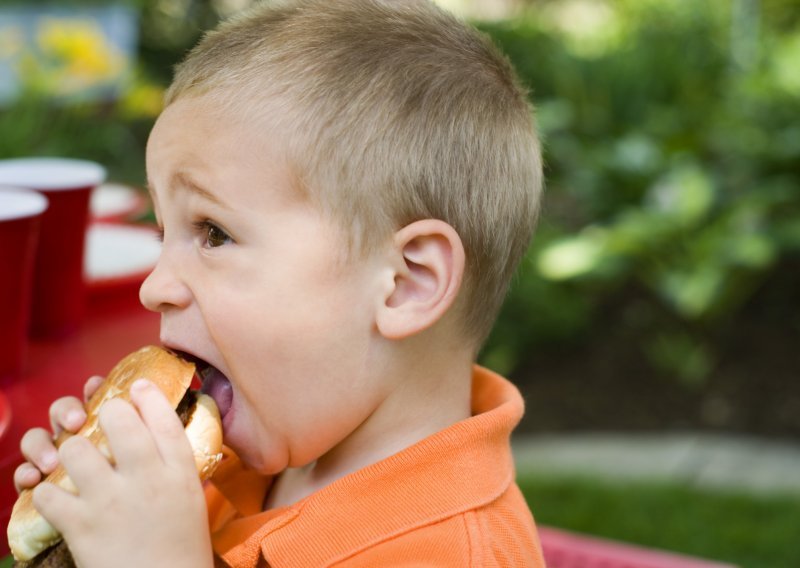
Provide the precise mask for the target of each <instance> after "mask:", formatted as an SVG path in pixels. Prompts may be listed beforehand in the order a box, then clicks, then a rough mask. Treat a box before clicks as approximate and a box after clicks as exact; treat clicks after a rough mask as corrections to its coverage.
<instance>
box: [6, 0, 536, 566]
mask: <svg viewBox="0 0 800 568" xmlns="http://www.w3.org/2000/svg"><path fill="white" fill-rule="evenodd" d="M147 170H148V178H149V188H150V192H151V195H152V198H153V203H154V207H155V210H156V215H157V218H158V222H159V225H160V226H161V227H162V231H163V248H162V253H161V257H160V260H159V262H158V265H157V266H156V268H155V269H154V270H153V272H152V274H151V275H150V276H149V277H148V278H147V280H146V281H145V283H144V284H143V286H142V289H141V300H142V303H143V304H144V305H145V306H146V307H147V308H149V309H151V310H154V311H157V312H159V313H160V314H161V318H162V319H161V341H162V342H163V343H164V345H166V346H168V347H170V348H172V349H174V350H177V351H180V352H183V353H186V354H188V355H190V356H191V357H193V358H194V359H196V360H197V361H199V365H200V367H201V368H202V369H203V373H202V374H203V377H204V378H203V390H204V391H206V392H207V393H209V394H211V395H212V396H213V397H214V398H215V400H216V401H217V404H218V406H219V407H220V412H221V414H222V416H223V426H224V435H225V443H226V445H227V446H228V447H229V448H230V449H231V450H232V453H231V454H230V455H228V456H227V458H226V459H225V460H224V461H223V463H222V465H221V467H220V469H219V470H218V471H217V473H216V474H215V476H214V478H213V479H212V482H211V483H210V484H209V485H208V486H207V487H206V488H205V493H203V490H202V488H201V486H200V483H199V482H197V481H196V474H195V473H194V470H193V467H194V466H193V464H192V463H191V461H190V460H189V459H187V458H186V451H185V447H184V446H183V444H184V440H183V437H182V434H180V431H179V430H178V424H177V419H176V417H175V413H174V412H172V411H171V409H169V408H168V407H167V405H166V404H165V401H163V398H162V397H161V395H160V393H159V392H158V391H156V390H155V389H154V388H152V387H150V386H149V384H148V383H147V382H146V381H140V382H139V383H138V386H139V387H140V388H138V389H137V390H136V391H135V392H134V393H133V397H132V398H133V402H134V404H133V405H132V406H131V405H127V404H123V403H120V404H114V405H108V406H109V407H110V408H108V409H105V410H104V412H103V415H102V418H101V423H102V424H103V427H104V429H105V430H106V431H107V434H108V438H109V442H110V444H111V447H112V449H113V451H114V452H115V456H116V457H118V461H120V462H121V461H122V459H123V458H127V460H128V462H133V463H136V464H137V467H135V468H128V469H126V468H121V467H118V468H116V469H112V468H108V467H105V468H104V467H99V466H98V464H99V463H100V462H99V460H98V458H97V454H96V451H95V450H94V449H93V448H91V447H88V445H87V444H84V443H83V442H82V441H81V440H76V439H75V438H72V439H70V440H69V441H67V442H66V443H64V444H63V445H62V446H61V448H60V450H59V453H58V455H57V456H56V455H55V451H54V449H53V448H52V444H51V442H50V438H49V436H48V435H46V434H44V433H43V431H31V432H29V433H28V434H26V436H25V438H23V441H22V447H23V452H24V454H25V456H26V457H27V459H28V460H29V461H30V462H31V463H28V464H23V466H20V468H19V469H18V471H17V473H16V475H15V480H16V482H17V485H18V487H30V486H32V485H35V484H36V483H38V481H39V479H40V475H41V474H40V471H43V472H47V471H49V470H50V469H52V467H53V463H54V462H55V461H56V460H57V459H60V460H61V461H62V462H63V463H64V466H65V467H66V468H67V470H68V472H69V473H70V476H71V477H72V478H73V480H74V481H75V483H76V485H77V487H78V490H79V494H80V495H79V496H71V495H68V494H66V493H64V492H62V491H60V490H58V489H56V488H55V487H54V486H51V485H50V484H46V483H45V484H41V485H39V486H38V487H37V488H36V491H35V503H36V506H37V508H38V509H39V510H40V511H41V513H42V514H43V515H44V516H45V517H46V518H47V519H48V520H50V521H51V523H53V525H54V526H56V528H58V529H59V530H60V531H61V532H62V533H63V534H64V537H65V540H66V541H67V543H68V544H69V547H70V550H71V551H72V553H73V555H74V556H75V558H76V559H77V561H78V563H79V564H80V565H82V566H102V567H106V566H123V565H127V564H130V565H136V566H192V567H197V566H211V565H213V564H214V563H215V562H216V564H217V565H224V566H272V567H279V566H394V565H408V566H410V565H415V566H417V565H420V566H421V565H426V566H543V565H544V563H543V561H542V557H541V552H540V548H539V544H538V539H537V536H536V532H535V528H534V524H533V519H532V517H531V514H530V512H529V510H528V509H527V506H526V504H525V501H524V499H523V497H522V495H521V493H520V491H519V490H518V488H517V487H516V485H515V484H514V480H513V476H514V471H513V461H512V456H511V452H510V447H509V436H510V433H511V430H512V429H513V428H514V426H515V425H516V424H517V422H518V421H519V418H520V416H521V414H522V399H521V397H520V395H519V393H518V391H517V390H516V389H515V388H514V387H513V386H512V385H510V384H509V383H508V382H507V381H505V380H504V379H502V378H501V377H499V376H497V375H495V374H493V373H491V372H490V371H488V370H485V369H481V368H479V367H475V366H474V365H473V362H474V360H475V356H476V353H477V351H478V348H479V346H480V345H481V343H482V342H483V340H484V338H485V337H486V335H487V334H488V332H489V330H490V328H491V325H492V322H493V320H494V318H495V316H496V313H497V311H498V309H499V306H500V304H501V302H502V299H503V296H504V293H505V290H506V287H507V285H508V282H509V280H510V278H511V275H512V272H513V270H514V267H515V266H516V264H517V262H518V260H519V258H520V257H521V256H522V254H523V253H524V250H525V248H526V246H527V244H528V241H529V239H530V236H531V232H532V228H533V225H534V220H535V216H536V211H537V206H538V205H537V204H538V199H539V193H540V186H541V164H540V159H539V149H538V143H537V139H536V136H535V133H534V130H533V126H532V123H531V114H530V108H529V105H528V103H527V100H526V98H525V94H524V93H523V91H522V89H521V88H520V87H519V86H518V84H517V81H516V79H515V76H514V74H513V71H512V70H511V68H510V66H509V64H508V63H507V62H506V60H505V59H504V58H503V57H501V56H500V55H498V53H497V52H496V51H495V50H494V49H493V48H492V47H491V46H490V45H489V44H488V42H487V40H485V39H484V38H482V37H481V36H480V35H478V34H477V33H476V32H475V31H474V30H472V29H470V28H469V27H467V26H466V25H464V24H462V23H460V22H458V21H457V20H455V19H453V18H452V17H451V16H449V15H446V14H445V13H443V12H442V11H440V10H439V9H437V8H435V7H434V6H433V5H431V4H429V3H427V2H426V1H424V0H409V1H402V2H401V1H394V2H390V1H388V0H342V1H337V2H328V1H324V0H288V1H285V2H274V3H266V4H262V5H259V6H256V7H255V8H253V9H251V10H250V11H248V12H246V13H245V14H243V15H241V16H239V17H237V18H235V19H233V20H231V21H230V22H227V23H225V24H222V25H221V26H220V27H219V28H218V30H216V31H214V32H211V33H209V34H208V35H207V36H206V37H205V38H204V39H203V40H202V41H201V42H200V44H199V45H198V46H197V47H196V48H195V49H194V50H193V51H192V52H191V53H190V54H189V56H188V57H187V59H186V61H185V62H184V63H183V64H182V65H181V66H180V67H179V68H178V70H177V73H176V77H175V81H174V83H173V85H172V86H171V88H170V90H169V91H168V93H167V95H166V107H165V110H164V112H163V114H162V115H161V116H160V117H159V119H158V121H157V123H156V125H155V126H154V128H153V131H152V133H151V136H150V140H149V142H148V148H147ZM88 388H89V390H91V389H92V388H93V387H92V384H89V385H88ZM51 415H52V417H53V422H54V424H55V425H56V428H57V429H60V428H65V429H69V430H75V429H76V428H77V427H78V426H79V425H80V423H81V422H82V420H83V416H82V415H81V411H80V409H79V401H77V400H76V399H63V400H61V401H57V402H56V403H55V404H54V405H53V407H52V408H51ZM164 440H166V441H164ZM118 454H119V455H118ZM47 458H49V463H48V459H47ZM32 464H36V466H34V465H32ZM178 520H179V521H178Z"/></svg>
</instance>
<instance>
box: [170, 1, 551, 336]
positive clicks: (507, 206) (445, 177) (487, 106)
mask: <svg viewBox="0 0 800 568" xmlns="http://www.w3.org/2000/svg"><path fill="white" fill-rule="evenodd" d="M193 96H213V97H215V98H214V99H213V100H214V102H215V103H217V104H220V105H228V106H229V107H231V108H234V109H243V111H242V112H244V109H247V112H255V113H258V112H259V108H261V107H263V108H267V107H272V108H273V109H274V107H275V105H276V104H278V105H279V107H280V113H279V114H280V116H281V117H282V121H283V124H284V125H285V128H282V129H281V132H282V135H285V137H286V151H287V160H288V162H289V164H290V165H291V167H292V169H293V171H295V172H296V174H297V177H298V180H297V181H298V187H299V188H301V189H302V191H304V192H305V193H307V195H308V196H309V198H310V199H312V200H314V201H315V202H316V203H318V204H319V205H320V206H321V207H322V208H323V210H324V211H326V212H327V213H329V214H330V215H332V217H333V218H334V219H336V220H337V221H341V223H342V226H343V227H345V228H348V234H349V235H350V237H351V245H354V246H355V248H357V249H358V250H360V251H362V252H363V251H368V250H370V249H372V248H374V247H376V246H377V245H379V244H382V243H384V242H385V238H386V237H387V236H389V235H391V234H392V233H393V232H394V231H396V230H398V229H399V228H401V227H403V226H405V225H407V224H409V223H411V222H413V221H416V220H420V219H427V218H435V219H441V220H443V221H445V222H447V223H449V224H450V225H451V226H452V227H453V228H454V229H455V230H456V231H457V232H458V234H459V236H460V237H461V240H462V242H463V244H464V248H465V252H466V270H465V277H464V284H463V288H462V292H461V294H460V298H459V299H458V305H459V314H460V315H459V317H461V323H462V325H463V327H464V331H465V338H467V339H470V340H475V345H476V347H477V346H479V345H480V344H481V343H482V342H483V341H484V340H485V338H486V336H487V335H488V333H489V332H490V330H491V328H492V325H493V323H494V320H495V318H496V317H497V313H498V311H499V309H500V306H501V304H502V302H503V300H504V297H505V294H506V290H507V288H508V285H509V283H510V281H511V278H512V275H513V273H514V270H515V268H516V266H517V264H518V263H519V261H520V259H521V258H522V256H523V255H524V253H525V251H526V249H527V246H528V244H529V241H530V238H531V235H532V232H533V229H534V226H535V223H536V217H537V214H538V209H539V201H540V194H541V187H542V165H541V157H540V150H539V142H538V139H537V136H536V132H535V128H534V124H533V112H532V108H531V105H530V102H529V100H528V97H527V93H526V92H525V89H523V88H522V86H521V84H520V82H519V80H518V79H517V77H516V75H515V73H514V70H513V68H512V66H511V64H510V63H509V62H508V60H507V59H506V58H505V57H504V56H503V55H502V54H501V53H500V52H499V51H498V50H497V49H496V48H495V47H494V46H493V45H492V43H491V41H490V40H489V39H487V38H486V37H485V36H484V35H483V34H481V33H479V32H478V31H477V30H475V29H474V28H472V27H471V26H469V25H467V24H465V23H464V22H461V21H460V20H458V19H457V18H455V17H454V16H452V15H450V14H448V13H446V12H445V11H443V10H441V9H439V8H437V7H436V6H435V5H433V4H432V3H430V2H428V1H427V0H335V1H332V0H282V1H272V2H263V3H260V4H257V5H255V6H253V7H251V8H250V9H248V10H245V11H244V12H242V13H241V14H239V15H237V16H235V17H233V18H232V19H230V20H229V21H227V22H223V23H222V24H221V25H220V26H219V27H218V28H217V29H216V30H214V31H211V32H209V33H207V34H206V35H205V36H204V37H203V39H202V40H201V41H200V42H199V44H198V45H197V46H196V47H195V48H194V49H193V50H192V51H191V52H190V53H189V54H188V56H187V57H186V59H185V60H184V61H183V63H181V64H180V65H179V66H178V67H177V70H176V76H175V80H174V82H173V84H172V86H171V87H170V89H169V90H168V92H167V95H166V104H167V105H169V104H170V103H172V102H174V101H175V100H177V99H180V98H184V97H193Z"/></svg>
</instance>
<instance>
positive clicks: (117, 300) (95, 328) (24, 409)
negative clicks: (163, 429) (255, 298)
mask: <svg viewBox="0 0 800 568" xmlns="http://www.w3.org/2000/svg"><path fill="white" fill-rule="evenodd" d="M90 300H91V299H90ZM158 327H159V316H158V314H154V313H151V312H148V311H146V310H145V309H144V308H142V307H141V306H139V305H138V302H137V301H136V286H130V289H128V290H123V291H122V292H121V296H118V297H114V298H95V299H94V301H90V303H89V306H88V309H87V314H86V320H85V321H84V323H83V325H82V327H81V328H80V330H79V331H77V332H76V333H74V334H73V335H71V336H69V337H66V338H64V339H61V340H58V341H34V342H32V343H31V344H30V345H29V350H28V357H27V369H26V371H25V372H24V373H23V374H22V375H21V376H18V377H13V378H11V379H5V380H4V382H3V383H2V384H1V385H0V387H2V393H0V397H2V398H5V399H6V400H7V402H8V408H9V409H10V413H9V414H10V421H9V423H8V425H7V427H6V428H5V432H4V433H0V525H2V526H6V525H7V524H8V518H9V515H10V513H11V507H12V506H13V504H14V501H16V492H15V490H14V484H13V476H14V470H15V469H16V467H17V466H18V465H19V464H20V463H21V462H22V454H21V453H20V450H19V441H20V438H21V437H22V434H24V433H25V432H26V431H27V430H28V429H30V428H33V427H36V426H41V427H46V428H49V418H48V408H49V406H50V403H51V402H53V401H54V400H55V399H56V398H59V397H62V396H67V395H73V396H77V397H81V396H82V392H83V384H84V382H85V381H86V379H87V378H89V377H90V376H92V375H104V374H106V373H107V372H108V371H110V370H111V368H112V367H113V366H114V364H115V363H116V362H117V361H119V360H120V359H121V358H122V357H124V356H125V355H127V354H128V353H130V352H131V351H134V350H136V349H137V348H139V347H141V346H144V345H148V344H158ZM2 398H0V418H1V417H2V416H3V415H4V413H3V411H2V408H1V407H2ZM7 553H8V547H7V544H6V539H5V538H0V558H2V556H4V555H5V554H7Z"/></svg>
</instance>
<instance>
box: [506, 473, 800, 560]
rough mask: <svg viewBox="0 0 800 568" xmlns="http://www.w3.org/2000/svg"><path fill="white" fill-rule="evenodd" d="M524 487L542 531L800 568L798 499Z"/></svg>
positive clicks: (534, 483)
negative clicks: (544, 528)
mask: <svg viewBox="0 0 800 568" xmlns="http://www.w3.org/2000/svg"><path fill="white" fill-rule="evenodd" d="M519 485H520V487H521V489H522V491H523V492H524V493H525V496H526V498H527V500H528V503H529V504H530V506H531V509H532V510H533V513H534V516H535V517H536V521H537V523H539V524H542V525H549V526H553V527H560V528H564V529H568V530H571V531H576V532H580V533H588V534H592V535H597V536H601V537H605V538H611V539H614V540H620V541H625V542H629V543H635V544H639V545H644V546H648V547H654V548H661V549H666V550H672V551H675V552H680V553H683V554H689V555H692V556H699V557H702V558H706V559H713V560H721V561H727V562H731V563H734V564H737V565H739V566H742V567H743V568H797V567H799V566H800V546H798V538H800V495H785V496H780V495H771V496H764V495H761V496H756V495H744V494H739V493H732V492H722V491H710V490H705V489H703V490H701V489H696V488H690V487H686V486H682V485H677V484H666V483H663V484H652V483H648V484H645V483H636V484H631V483H621V482H605V481H603V482H600V481H597V480H592V479H581V478H571V479H554V478H544V477H535V476H525V475H523V474H520V477H519Z"/></svg>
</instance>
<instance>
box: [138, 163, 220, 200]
mask: <svg viewBox="0 0 800 568" xmlns="http://www.w3.org/2000/svg"><path fill="white" fill-rule="evenodd" d="M168 187H169V188H170V190H172V191H174V190H175V188H176V187H183V188H184V189H187V190H188V191H190V192H191V193H195V194H197V195H199V196H200V197H202V198H203V199H205V200H207V201H210V202H211V203H213V204H214V205H217V206H219V207H222V208H224V209H230V208H229V207H228V206H227V205H225V203H223V202H222V200H220V198H219V197H217V196H216V195H214V194H213V193H211V192H210V191H208V190H207V189H206V188H204V187H202V186H201V185H199V184H198V183H197V182H195V181H194V180H193V179H192V177H191V176H190V175H189V174H188V173H186V172H183V171H180V170H179V171H177V172H175V173H173V174H172V177H170V180H169V186H168ZM147 191H148V192H149V193H150V196H151V198H154V195H153V184H152V183H151V182H150V181H148V182H147ZM153 201H155V199H153Z"/></svg>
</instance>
